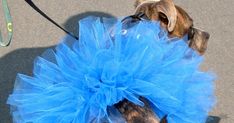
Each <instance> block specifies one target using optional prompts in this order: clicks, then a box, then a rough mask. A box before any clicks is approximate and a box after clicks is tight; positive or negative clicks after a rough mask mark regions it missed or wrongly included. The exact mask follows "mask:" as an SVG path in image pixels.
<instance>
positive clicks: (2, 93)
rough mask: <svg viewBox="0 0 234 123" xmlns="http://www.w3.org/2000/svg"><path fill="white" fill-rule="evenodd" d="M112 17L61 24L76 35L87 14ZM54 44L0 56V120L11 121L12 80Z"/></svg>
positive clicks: (78, 17) (214, 122) (29, 72)
mask: <svg viewBox="0 0 234 123" xmlns="http://www.w3.org/2000/svg"><path fill="white" fill-rule="evenodd" d="M91 15H92V16H98V17H114V16H112V15H110V14H108V13H103V12H85V13H81V14H78V15H74V16H72V17H70V18H68V20H67V21H66V22H65V23H64V24H63V26H64V27H65V29H66V30H68V31H69V32H72V33H73V34H75V35H78V30H79V27H78V21H79V20H81V19H82V18H85V17H87V16H91ZM54 47H55V46H50V47H43V48H23V49H18V50H15V51H13V52H10V53H8V54H6V55H5V56H3V57H2V58H0V87H1V88H0V97H1V98H0V122H1V123H12V118H11V115H10V110H9V109H10V107H9V106H8V105H6V101H7V98H8V96H9V94H11V93H12V90H13V87H14V81H15V77H16V75H17V73H22V74H27V75H32V70H33V61H34V59H35V58H36V57H37V56H39V55H41V54H42V53H43V52H44V51H45V50H46V49H48V48H54ZM219 121H220V118H219V117H213V116H210V117H209V118H208V121H207V123H218V122H219Z"/></svg>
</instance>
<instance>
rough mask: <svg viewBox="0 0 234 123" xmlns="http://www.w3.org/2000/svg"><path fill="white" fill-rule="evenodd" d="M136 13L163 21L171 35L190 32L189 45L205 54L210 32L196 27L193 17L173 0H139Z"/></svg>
mask: <svg viewBox="0 0 234 123" xmlns="http://www.w3.org/2000/svg"><path fill="white" fill-rule="evenodd" d="M135 7H136V11H135V13H139V12H143V13H145V14H146V16H147V17H148V18H149V19H151V20H157V21H160V22H161V26H162V27H164V28H166V29H167V30H168V33H169V36H170V37H179V38H182V37H184V36H185V35H186V34H188V37H189V42H188V45H189V46H190V47H191V48H193V49H195V50H196V51H197V52H198V53H199V54H200V55H203V54H204V53H205V51H206V49H207V42H208V39H209V37H210V35H209V33H207V32H205V31H202V30H200V29H197V28H194V25H193V20H192V18H191V17H190V16H189V15H188V14H187V13H186V12H185V11H184V10H183V9H182V8H180V7H179V6H176V5H174V3H173V1H172V0H137V1H136V4H135Z"/></svg>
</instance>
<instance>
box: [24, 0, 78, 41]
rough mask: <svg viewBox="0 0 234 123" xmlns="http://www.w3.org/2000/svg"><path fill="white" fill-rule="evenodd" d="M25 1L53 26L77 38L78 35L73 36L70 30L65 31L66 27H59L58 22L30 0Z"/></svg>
mask: <svg viewBox="0 0 234 123" xmlns="http://www.w3.org/2000/svg"><path fill="white" fill-rule="evenodd" d="M25 2H27V3H28V4H29V5H30V6H31V7H32V8H33V9H34V10H36V11H37V12H38V13H40V14H41V15H42V16H43V17H44V18H46V19H47V20H49V21H50V22H51V23H53V24H54V25H55V26H57V27H58V28H60V29H61V30H63V31H64V32H65V33H67V34H68V35H70V36H72V37H73V38H75V39H76V40H78V37H77V36H75V35H74V34H72V33H71V32H69V31H67V30H66V29H64V28H63V27H61V26H60V25H59V24H58V23H56V22H55V21H54V20H52V19H51V18H50V17H49V16H47V15H46V14H45V13H44V12H42V11H41V10H40V9H39V8H38V7H37V6H36V5H35V4H34V3H33V2H32V0H25Z"/></svg>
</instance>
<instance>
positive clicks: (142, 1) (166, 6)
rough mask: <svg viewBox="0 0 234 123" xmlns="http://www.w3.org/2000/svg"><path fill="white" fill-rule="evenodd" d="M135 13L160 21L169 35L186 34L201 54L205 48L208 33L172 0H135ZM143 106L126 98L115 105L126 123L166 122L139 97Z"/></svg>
mask: <svg viewBox="0 0 234 123" xmlns="http://www.w3.org/2000/svg"><path fill="white" fill-rule="evenodd" d="M135 7H136V11H135V14H137V13H139V12H143V13H145V14H146V16H147V17H148V18H149V19H151V20H156V21H160V23H161V26H162V27H164V28H165V29H167V30H168V34H169V36H170V37H179V38H183V37H184V36H185V35H186V34H188V37H189V42H188V45H189V46H190V47H191V48H193V49H194V50H196V51H197V52H198V53H199V54H200V55H203V54H204V53H205V51H206V49H207V42H208V39H209V37H210V35H209V33H207V32H204V31H202V30H199V29H197V28H194V27H193V20H192V19H191V17H190V16H189V15H188V14H187V13H186V12H185V11H184V10H183V9H182V8H180V7H179V6H176V5H174V3H173V1H172V0H137V1H136V4H135ZM141 100H142V101H143V102H144V103H145V106H144V107H141V106H138V105H135V104H133V103H131V102H129V101H127V100H124V101H121V102H120V103H118V104H117V105H115V106H116V107H117V108H118V110H119V111H120V112H121V113H122V115H123V117H124V118H125V119H126V121H127V122H128V123H167V121H166V116H165V118H163V119H162V120H161V121H160V120H159V118H158V117H157V116H156V115H155V114H154V113H153V111H152V110H151V108H150V106H149V104H148V103H147V100H145V99H144V98H141Z"/></svg>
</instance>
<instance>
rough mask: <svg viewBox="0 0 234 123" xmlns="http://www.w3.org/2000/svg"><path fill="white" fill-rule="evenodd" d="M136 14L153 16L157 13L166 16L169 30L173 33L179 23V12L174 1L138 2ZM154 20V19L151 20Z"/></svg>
mask: <svg viewBox="0 0 234 123" xmlns="http://www.w3.org/2000/svg"><path fill="white" fill-rule="evenodd" d="M135 12H136V13H138V12H144V13H146V15H147V14H148V15H150V16H153V14H155V12H156V13H157V14H158V15H157V19H159V17H158V16H159V15H160V14H161V15H165V16H166V19H167V21H168V22H167V29H168V31H169V32H172V31H173V30H174V28H175V25H176V21H177V10H176V7H175V5H174V3H173V1H172V0H137V1H136V11H135ZM151 19H152V18H151Z"/></svg>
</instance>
